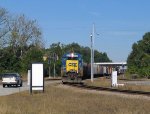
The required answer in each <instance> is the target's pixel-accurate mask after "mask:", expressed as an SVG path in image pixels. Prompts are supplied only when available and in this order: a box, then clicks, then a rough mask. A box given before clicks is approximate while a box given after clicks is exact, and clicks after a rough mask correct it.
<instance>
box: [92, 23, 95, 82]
mask: <svg viewBox="0 0 150 114" xmlns="http://www.w3.org/2000/svg"><path fill="white" fill-rule="evenodd" d="M94 29H95V26H94V24H93V29H92V34H91V82H93V78H94V74H93V64H94V38H95V36H94V35H95V30H94Z"/></svg>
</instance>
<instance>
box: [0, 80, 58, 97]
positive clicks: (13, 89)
mask: <svg viewBox="0 0 150 114" xmlns="http://www.w3.org/2000/svg"><path fill="white" fill-rule="evenodd" d="M58 82H60V80H59V81H45V85H48V84H52V83H58ZM25 90H29V86H28V85H27V82H23V86H22V87H15V86H14V87H5V88H3V86H2V85H0V96H4V95H10V94H13V93H18V92H21V91H25Z"/></svg>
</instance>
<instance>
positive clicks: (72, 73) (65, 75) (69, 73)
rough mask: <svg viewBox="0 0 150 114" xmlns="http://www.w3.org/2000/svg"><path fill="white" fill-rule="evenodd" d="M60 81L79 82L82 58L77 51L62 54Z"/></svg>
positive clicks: (81, 71)
mask: <svg viewBox="0 0 150 114" xmlns="http://www.w3.org/2000/svg"><path fill="white" fill-rule="evenodd" d="M61 77H62V83H66V82H71V83H81V82H82V77H83V60H82V56H81V54H79V53H66V54H64V55H63V56H62V65H61Z"/></svg>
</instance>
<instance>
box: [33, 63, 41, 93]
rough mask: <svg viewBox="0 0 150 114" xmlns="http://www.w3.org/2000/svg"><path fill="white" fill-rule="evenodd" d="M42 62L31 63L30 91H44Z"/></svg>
mask: <svg viewBox="0 0 150 114" xmlns="http://www.w3.org/2000/svg"><path fill="white" fill-rule="evenodd" d="M43 70H44V69H43V63H32V69H31V83H30V85H31V86H30V87H31V92H32V90H43V91H44V72H43Z"/></svg>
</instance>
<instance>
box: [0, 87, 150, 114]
mask: <svg viewBox="0 0 150 114" xmlns="http://www.w3.org/2000/svg"><path fill="white" fill-rule="evenodd" d="M83 91H84V90H83ZM149 106H150V100H146V99H145V100H144V99H136V98H135V99H131V98H124V97H117V96H113V95H101V94H98V93H91V92H90V93H89V92H80V91H75V90H74V89H68V88H63V87H57V86H56V85H53V86H52V85H49V86H46V88H45V93H38V92H34V94H32V95H29V93H28V91H25V92H22V93H18V94H13V95H8V96H3V97H0V114H148V113H150V108H149Z"/></svg>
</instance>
